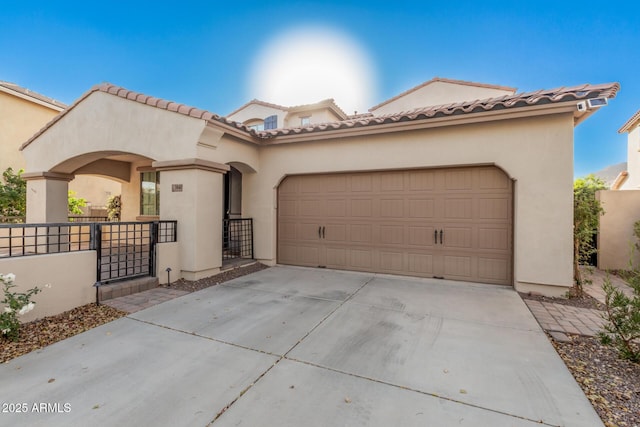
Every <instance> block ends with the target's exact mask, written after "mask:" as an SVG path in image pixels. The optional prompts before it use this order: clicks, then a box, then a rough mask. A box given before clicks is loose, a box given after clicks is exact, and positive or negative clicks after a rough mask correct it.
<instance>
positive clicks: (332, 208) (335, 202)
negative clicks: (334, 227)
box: [327, 199, 347, 218]
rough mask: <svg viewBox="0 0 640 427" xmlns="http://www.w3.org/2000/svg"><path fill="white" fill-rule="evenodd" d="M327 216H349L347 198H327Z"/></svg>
mask: <svg viewBox="0 0 640 427" xmlns="http://www.w3.org/2000/svg"><path fill="white" fill-rule="evenodd" d="M327 216H328V217H330V218H344V217H346V216H347V199H329V200H327Z"/></svg>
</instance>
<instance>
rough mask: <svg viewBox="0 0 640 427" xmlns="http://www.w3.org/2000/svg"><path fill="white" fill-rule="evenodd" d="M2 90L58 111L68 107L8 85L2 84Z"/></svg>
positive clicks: (0, 90) (0, 88)
mask: <svg viewBox="0 0 640 427" xmlns="http://www.w3.org/2000/svg"><path fill="white" fill-rule="evenodd" d="M0 92H5V93H8V94H9V95H12V96H15V97H16V98H20V99H24V100H25V101H29V102H33V103H34V104H38V105H41V106H43V107H46V108H49V109H51V110H54V111H57V112H60V111H63V110H64V109H65V108H66V106H62V105H58V104H53V103H51V102H47V101H43V100H42V99H38V98H36V97H34V96H30V95H28V94H24V93H22V92H19V91H17V90H13V89H11V88H8V87H6V86H1V85H0Z"/></svg>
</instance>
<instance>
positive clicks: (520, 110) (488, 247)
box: [21, 79, 619, 295]
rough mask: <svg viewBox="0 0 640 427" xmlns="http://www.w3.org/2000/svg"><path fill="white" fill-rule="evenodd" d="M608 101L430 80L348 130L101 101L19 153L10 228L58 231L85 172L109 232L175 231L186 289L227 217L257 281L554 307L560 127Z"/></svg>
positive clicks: (113, 93) (568, 190) (562, 222)
mask: <svg viewBox="0 0 640 427" xmlns="http://www.w3.org/2000/svg"><path fill="white" fill-rule="evenodd" d="M618 90H619V85H618V84H617V83H610V84H602V85H581V86H575V87H563V88H558V89H553V90H540V91H536V92H530V93H520V94H516V93H515V89H512V88H505V87H500V86H492V85H484V84H477V83H470V82H460V81H455V80H446V79H433V80H431V81H429V82H426V83H425V84H422V85H420V86H418V87H416V88H414V89H412V90H410V91H407V92H405V93H404V94H402V95H400V96H398V97H394V98H392V99H390V100H389V101H386V102H383V103H381V104H379V105H377V106H376V107H374V108H372V109H371V111H370V112H369V113H367V114H363V115H358V116H346V115H345V114H344V113H343V112H342V111H341V110H340V109H339V108H338V107H337V106H336V105H335V103H334V102H333V101H331V100H327V101H322V102H320V103H318V104H311V105H305V106H299V107H283V106H278V105H274V104H268V103H265V102H262V101H252V102H250V103H248V104H246V105H245V106H243V107H242V108H240V109H239V110H237V111H234V112H233V113H232V114H230V115H229V117H222V116H219V115H217V114H213V113H210V112H208V111H203V110H200V109H197V108H193V107H188V106H186V105H183V104H179V103H175V102H170V101H165V100H161V99H158V98H154V97H151V96H147V95H143V94H139V93H136V92H133V91H130V90H127V89H124V88H121V87H117V86H113V85H110V84H101V85H98V86H96V87H94V88H92V89H91V90H90V91H88V92H87V93H85V94H84V95H83V96H82V97H81V98H80V99H78V100H77V101H76V102H75V103H74V104H73V105H72V106H70V107H69V108H68V109H67V110H65V112H64V113H62V114H60V115H58V116H57V117H56V118H55V119H54V120H53V121H52V122H50V123H49V124H48V125H47V126H46V127H45V128H44V129H42V130H41V131H40V132H38V133H37V134H35V135H34V136H33V137H32V138H31V139H30V140H28V141H27V142H26V143H25V144H24V145H23V146H22V148H21V149H22V152H23V155H24V156H25V158H26V160H27V173H26V174H25V176H26V177H27V178H28V188H29V191H28V212H29V218H28V221H29V222H47V221H60V220H62V219H64V216H65V212H64V200H62V199H61V197H60V195H61V194H64V193H65V191H66V188H67V185H68V184H67V183H68V181H70V180H72V179H73V178H74V176H75V175H76V174H77V173H79V172H86V173H94V174H100V175H104V176H111V177H112V178H114V179H118V180H120V181H121V182H123V191H122V203H123V219H124V220H141V219H156V218H160V219H164V220H169V219H173V220H177V221H178V245H179V257H178V258H176V259H175V260H174V261H173V263H172V264H170V265H169V266H170V267H171V268H172V270H173V271H174V274H178V276H180V277H184V278H187V279H198V278H201V277H205V276H209V275H211V274H214V273H217V272H218V271H219V270H220V267H221V265H222V255H223V245H222V233H223V227H222V223H223V218H224V217H225V216H228V217H243V218H253V227H254V238H253V239H254V257H255V258H256V259H258V260H260V261H262V262H264V263H266V264H270V265H273V264H275V263H282V264H290V265H300V266H312V267H327V268H334V269H344V270H356V271H372V272H380V273H390V274H402V275H410V276H420V277H440V278H445V279H451V280H460V281H471V282H483V283H495V284H503V285H511V286H514V287H515V288H516V289H517V290H519V291H524V292H527V291H536V292H540V293H543V294H547V295H561V294H564V293H565V292H566V290H567V288H568V287H570V286H572V282H573V280H572V278H573V274H572V253H573V251H572V247H573V239H572V224H573V201H572V185H573V134H574V127H575V126H576V125H577V124H578V123H580V122H581V121H582V120H584V119H586V118H587V117H589V116H590V115H591V114H592V113H593V112H594V111H595V110H596V108H597V107H595V105H597V104H602V103H603V102H605V100H606V99H610V98H613V97H615V95H616V93H617V91H618ZM585 100H592V101H593V103H585V102H584V101H585ZM595 100H600V101H601V102H596V101H595ZM585 105H588V107H587V108H585ZM592 105H594V106H593V107H592ZM273 117H276V118H275V119H273ZM307 117H308V120H306V119H305V118H307ZM268 118H269V119H268ZM267 119H268V120H267ZM261 125H262V127H261ZM161 267H162V268H164V264H163V265H162V266H161ZM161 271H163V270H161ZM178 272H179V273H178Z"/></svg>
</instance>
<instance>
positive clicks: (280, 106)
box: [227, 98, 289, 117]
mask: <svg viewBox="0 0 640 427" xmlns="http://www.w3.org/2000/svg"><path fill="white" fill-rule="evenodd" d="M253 104H258V105H262V106H263V107H269V108H275V109H276V110H281V111H287V110H288V109H289V107H285V106H283V105H278V104H272V103H271V102H265V101H260V100H259V99H255V98H254V99H252V100H251V101H249V102H247V103H246V104H244V105H243V106H242V107H240V108H236V109H235V110H233V111H232V112H230V113H229V114H227V117H228V116H233V115H234V114H236V113H237V112H238V111H242V110H244V109H245V108H247V107H248V106H249V105H253Z"/></svg>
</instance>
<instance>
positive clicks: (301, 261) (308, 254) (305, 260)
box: [279, 244, 320, 267]
mask: <svg viewBox="0 0 640 427" xmlns="http://www.w3.org/2000/svg"><path fill="white" fill-rule="evenodd" d="M279 251H280V252H279V256H280V262H282V263H283V264H293V265H303V266H310V267H317V266H318V263H319V262H320V250H319V248H318V247H317V246H304V245H288V244H282V245H281V247H280V248H279Z"/></svg>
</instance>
